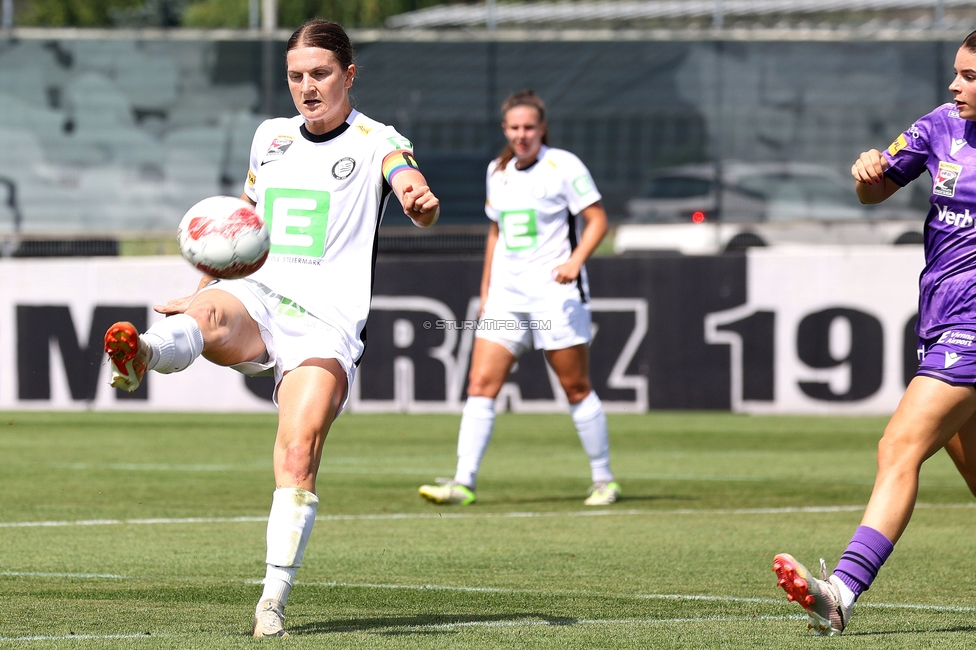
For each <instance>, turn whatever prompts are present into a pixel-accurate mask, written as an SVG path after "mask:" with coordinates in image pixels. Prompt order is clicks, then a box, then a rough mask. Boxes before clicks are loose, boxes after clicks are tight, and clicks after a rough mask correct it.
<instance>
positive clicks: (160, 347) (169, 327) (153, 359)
mask: <svg viewBox="0 0 976 650" xmlns="http://www.w3.org/2000/svg"><path fill="white" fill-rule="evenodd" d="M142 340H143V341H145V342H146V343H148V344H149V349H150V350H152V354H151V355H150V357H149V363H148V364H146V367H147V368H148V369H149V370H155V371H156V372H161V373H163V374H169V373H171V372H179V371H180V370H185V369H186V368H187V366H189V365H190V364H191V363H193V360H194V359H196V358H197V357H199V356H200V355H201V354H203V332H201V331H200V326H199V325H197V321H196V320H195V319H194V318H193V317H192V316H187V315H186V314H176V315H174V316H169V317H168V318H164V319H163V320H161V321H158V322H156V323H154V324H153V325H152V326H151V327H150V328H149V329H148V330H146V332H145V333H144V334H142Z"/></svg>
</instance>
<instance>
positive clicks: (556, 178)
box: [420, 90, 620, 506]
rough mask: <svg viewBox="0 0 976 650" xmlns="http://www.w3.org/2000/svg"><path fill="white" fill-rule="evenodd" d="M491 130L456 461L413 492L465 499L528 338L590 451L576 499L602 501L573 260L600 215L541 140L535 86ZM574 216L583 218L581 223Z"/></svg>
mask: <svg viewBox="0 0 976 650" xmlns="http://www.w3.org/2000/svg"><path fill="white" fill-rule="evenodd" d="M502 131H503V132H504V134H505V139H506V140H507V141H508V144H507V146H506V148H505V151H504V152H503V153H502V155H501V156H500V157H499V158H497V159H496V160H494V161H492V162H491V164H490V165H488V177H487V193H488V198H487V202H486V207H485V212H486V213H487V215H488V218H489V219H491V222H492V223H491V229H490V230H489V232H488V240H487V244H486V247H485V264H484V272H483V274H482V280H481V311H480V315H481V321H480V323H479V326H478V330H477V333H476V338H475V342H474V350H473V351H472V354H471V371H470V374H469V377H468V399H467V402H466V403H465V405H464V409H463V411H462V415H461V426H460V430H459V433H458V464H457V472H456V473H455V475H454V478H453V479H438V480H437V481H436V483H437V484H436V485H424V486H422V487H421V488H420V495H421V496H423V497H424V498H425V499H428V500H429V501H432V502H434V503H440V504H462V505H467V504H470V503H473V502H474V501H475V482H476V480H477V476H478V468H479V466H480V464H481V459H482V456H483V455H484V453H485V449H486V448H487V447H488V442H489V441H490V440H491V433H492V429H493V427H494V422H495V398H496V397H497V396H498V393H499V391H500V390H501V388H502V385H503V384H504V383H505V381H506V380H507V379H508V374H509V372H510V370H511V368H512V365H513V364H514V363H515V361H516V360H517V359H518V358H519V356H520V355H521V354H522V353H523V352H525V351H526V350H529V349H531V348H533V347H535V348H541V349H542V350H544V351H545V355H546V359H547V360H548V362H549V365H550V366H551V367H552V369H553V370H554V371H555V373H556V375H557V376H558V377H559V382H560V384H561V385H562V388H563V390H564V391H565V392H566V398H567V399H568V401H569V404H570V411H571V414H572V418H573V422H574V423H575V425H576V430H577V432H578V434H579V438H580V441H581V442H582V443H583V449H584V450H585V451H586V454H587V455H588V456H589V459H590V471H591V475H592V479H593V485H592V487H591V488H590V494H589V497H588V498H587V499H586V500H585V501H584V503H585V504H586V505H591V506H598V505H608V504H611V503H613V502H614V501H616V500H617V499H618V498H619V497H620V486H619V485H618V484H617V482H616V481H615V480H614V476H613V473H612V472H611V471H610V442H609V438H608V436H607V419H606V416H605V415H604V413H603V405H602V404H601V402H600V399H599V398H598V397H597V395H596V393H595V392H593V389H592V388H591V386H590V378H589V345H588V344H589V342H590V306H589V287H588V285H587V281H586V270H585V268H584V267H583V263H584V262H585V261H586V260H587V258H589V256H590V255H591V254H592V253H593V251H594V250H595V249H596V247H597V245H599V243H600V241H601V240H602V239H603V236H604V234H606V231H607V215H606V212H604V210H603V207H602V205H601V204H600V198H601V197H600V193H599V192H598V191H597V189H596V186H595V185H594V184H593V179H592V178H591V177H590V173H589V171H587V169H586V167H585V166H584V165H583V163H582V162H580V160H579V158H577V157H576V156H574V155H573V154H572V153H570V152H568V151H563V150H561V149H553V148H551V147H549V146H548V138H547V134H546V108H545V105H544V104H543V103H542V100H541V99H540V98H539V97H538V96H536V94H535V93H533V92H532V91H531V90H523V91H521V92H518V93H515V94H513V95H511V96H510V97H508V98H507V99H506V100H505V102H504V103H503V104H502ZM580 217H581V218H582V221H583V222H585V224H586V225H585V227H584V228H583V229H582V233H580V229H579V225H580V224H579V218H580ZM516 325H517V326H516Z"/></svg>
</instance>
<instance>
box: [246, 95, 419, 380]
mask: <svg viewBox="0 0 976 650" xmlns="http://www.w3.org/2000/svg"><path fill="white" fill-rule="evenodd" d="M412 149H413V146H412V145H411V143H410V141H409V140H407V139H406V138H404V137H403V136H401V135H400V134H399V133H397V131H396V129H394V128H393V127H391V126H386V125H384V124H380V123H379V122H376V121H374V120H371V119H369V118H368V117H366V116H365V115H363V114H362V113H359V112H358V111H355V110H354V111H353V112H352V113H351V114H350V115H349V117H348V118H347V119H346V121H345V123H344V124H343V125H342V126H340V127H339V128H337V129H336V130H334V131H331V132H329V133H326V134H324V135H321V136H316V135H314V134H311V133H309V132H308V131H307V130H306V129H305V120H304V118H303V117H302V116H300V115H298V116H295V117H292V118H276V119H270V120H266V121H265V122H263V123H262V124H261V125H260V126H259V127H258V128H257V131H256V132H255V134H254V140H253V142H252V144H251V162H250V168H249V170H248V177H247V181H246V183H245V186H244V191H245V192H246V193H247V195H248V196H249V197H250V198H251V199H252V200H253V201H254V202H255V203H256V204H257V208H256V209H257V212H258V214H260V215H261V216H262V217H264V219H265V222H266V223H267V226H268V230H269V232H270V233H271V252H270V254H269V256H268V261H267V262H266V263H265V265H264V266H263V267H262V268H261V269H260V270H259V271H258V272H257V273H255V274H254V275H252V276H250V277H251V279H253V280H256V281H258V282H260V283H262V284H264V285H266V286H267V287H268V288H269V289H271V290H272V291H274V292H275V293H277V294H280V295H282V296H285V297H286V298H288V299H290V300H291V301H293V302H294V303H295V304H296V306H297V307H300V308H302V309H305V310H306V311H308V312H310V313H312V314H314V315H315V316H317V317H318V318H320V319H322V320H324V321H326V322H328V323H330V324H332V325H333V326H334V327H336V328H337V329H339V330H340V331H342V332H343V333H344V334H345V335H346V337H347V338H349V339H350V345H351V346H352V349H351V350H350V353H351V356H352V358H353V359H355V360H357V362H358V360H359V358H360V357H361V356H362V353H363V349H364V347H365V345H364V341H363V336H362V334H363V328H364V327H365V325H366V316H367V315H368V313H369V303H370V298H371V291H372V280H373V269H374V264H375V257H374V255H375V251H374V243H375V241H376V238H377V235H378V230H379V224H380V218H381V214H382V211H383V208H384V207H385V205H386V201H387V199H388V198H389V195H390V193H391V191H392V190H391V188H390V186H389V183H387V181H386V179H385V178H384V175H383V160H384V158H385V157H386V156H387V155H388V154H390V153H392V152H394V151H405V152H408V155H410V154H412Z"/></svg>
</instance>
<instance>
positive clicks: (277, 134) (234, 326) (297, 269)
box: [105, 20, 440, 636]
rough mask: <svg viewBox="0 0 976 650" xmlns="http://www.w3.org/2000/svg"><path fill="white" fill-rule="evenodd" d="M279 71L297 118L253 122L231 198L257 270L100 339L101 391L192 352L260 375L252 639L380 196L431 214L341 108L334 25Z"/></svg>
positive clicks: (346, 46) (383, 139)
mask: <svg viewBox="0 0 976 650" xmlns="http://www.w3.org/2000/svg"><path fill="white" fill-rule="evenodd" d="M286 63H287V74H288V86H289V89H290V91H291V95H292V99H293V100H294V102H295V107H296V108H297V109H298V112H299V115H297V116H295V117H293V118H288V119H285V118H276V119H270V120H267V121H265V122H264V123H262V124H261V125H260V126H259V127H258V129H257V131H256V132H255V135H254V140H253V143H252V145H251V160H250V168H249V170H248V174H247V181H246V182H245V185H244V194H243V196H242V198H243V199H245V200H247V201H249V202H251V203H253V204H254V205H255V209H256V210H257V212H258V213H259V214H261V215H262V216H263V217H264V219H265V220H266V221H267V222H268V225H269V230H270V231H271V232H272V236H271V252H270V255H269V257H268V261H267V262H266V263H265V265H264V267H262V268H261V269H260V270H259V271H258V272H257V273H255V274H254V275H252V276H249V277H248V278H245V279H243V280H231V281H225V280H221V281H212V279H211V278H206V277H205V278H203V280H202V281H201V283H200V286H199V287H198V289H197V292H196V293H195V294H193V295H192V296H188V297H185V298H180V299H177V300H173V301H170V302H169V303H167V304H166V305H163V306H157V307H156V311H158V312H160V313H162V314H166V315H167V316H169V317H168V318H165V319H163V320H161V321H159V322H157V323H155V324H154V325H152V326H151V327H150V328H149V329H148V330H147V331H146V332H145V333H144V334H141V335H140V334H138V333H137V332H136V330H135V328H134V327H133V326H132V325H131V324H130V323H116V324H115V325H113V326H112V327H111V328H109V330H108V332H107V333H106V335H105V350H106V351H107V352H108V353H109V356H110V358H111V360H112V367H113V380H112V385H113V386H116V387H118V388H124V389H126V390H129V391H130V392H131V391H134V390H135V389H136V388H137V387H138V386H139V383H140V382H141V381H142V378H143V376H144V374H145V372H146V370H156V371H157V372H163V373H170V372H176V371H179V370H183V369H184V368H186V367H187V366H188V365H190V363H192V362H193V360H194V359H195V358H196V357H198V356H200V355H201V354H202V355H203V356H204V357H206V358H207V359H208V360H210V361H212V362H213V363H216V364H219V365H224V366H231V367H233V368H235V369H237V370H239V371H241V372H243V373H245V374H257V373H261V372H271V371H273V372H274V376H275V392H274V396H275V402H276V403H277V405H278V432H277V437H276V439H275V446H274V476H275V485H276V490H275V492H274V495H273V499H272V505H271V513H270V516H269V517H268V530H267V558H266V561H267V572H266V575H265V579H264V582H263V584H264V591H263V593H262V595H261V598H260V599H259V602H258V606H257V608H256V610H255V615H254V620H253V626H252V630H251V633H252V634H253V635H254V636H284V635H285V631H284V608H285V602H286V601H287V599H288V595H289V593H290V591H291V586H292V584H293V582H294V577H295V572H296V570H297V569H298V567H299V566H301V562H302V556H303V554H304V552H305V546H306V544H307V542H308V537H309V533H310V532H311V530H312V524H313V523H314V521H315V512H316V508H317V506H318V501H319V499H318V497H317V496H316V495H315V478H316V474H317V472H318V468H319V461H320V458H321V454H322V447H323V443H324V442H325V437H326V435H327V434H328V431H329V427H330V426H331V424H332V421H333V420H334V419H335V417H336V416H337V415H338V414H339V412H340V411H341V410H342V407H343V404H344V403H345V401H346V398H347V395H348V392H349V387H350V386H351V385H352V383H353V377H354V375H355V370H356V366H357V365H358V363H359V360H360V357H361V356H362V353H363V349H364V341H363V339H362V333H363V328H364V326H365V324H366V316H367V314H368V311H369V301H370V292H371V286H370V283H371V279H372V270H373V264H374V259H373V243H374V241H375V239H376V237H377V234H378V228H379V221H380V217H381V215H382V212H383V208H384V207H385V205H386V201H387V199H388V198H389V195H390V193H391V191H392V192H393V193H395V194H396V196H397V198H398V199H399V200H400V203H401V204H402V205H403V211H404V213H405V214H406V215H407V216H409V217H410V218H411V219H412V220H413V221H414V222H415V223H416V224H417V225H419V226H430V225H431V224H433V223H434V222H435V221H436V220H437V217H438V215H439V212H440V207H439V201H438V199H437V197H435V196H434V195H433V194H432V193H431V192H430V190H429V188H428V187H427V183H426V181H425V179H424V177H423V175H422V174H421V173H420V171H419V170H418V169H417V165H416V163H415V162H414V158H413V151H412V145H411V144H410V141H409V140H407V139H406V138H403V137H402V136H401V135H400V134H399V133H397V132H396V130H395V129H393V128H392V127H390V126H386V125H383V124H380V123H378V122H376V121H374V120H371V119H369V118H368V117H366V116H365V115H363V114H361V113H359V112H358V111H355V110H353V109H352V107H351V105H350V103H349V88H350V87H351V86H352V84H353V80H354V79H355V77H356V66H355V65H354V64H353V50H352V44H351V43H350V42H349V38H348V36H347V35H346V33H345V31H344V30H343V29H342V27H341V26H340V25H338V24H336V23H332V22H328V21H324V20H312V21H309V22H307V23H305V24H304V25H302V26H301V27H300V28H298V30H296V31H295V33H294V34H292V36H291V38H290V39H289V41H288V45H287V49H286ZM337 278H341V280H337Z"/></svg>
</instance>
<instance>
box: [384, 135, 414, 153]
mask: <svg viewBox="0 0 976 650" xmlns="http://www.w3.org/2000/svg"><path fill="white" fill-rule="evenodd" d="M386 141H387V142H389V143H390V144H391V145H393V148H394V149H406V150H407V151H411V152H412V151H413V143H412V142H410V140H407V139H406V138H405V137H403V136H402V135H400V136H395V137H392V138H387V139H386Z"/></svg>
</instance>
